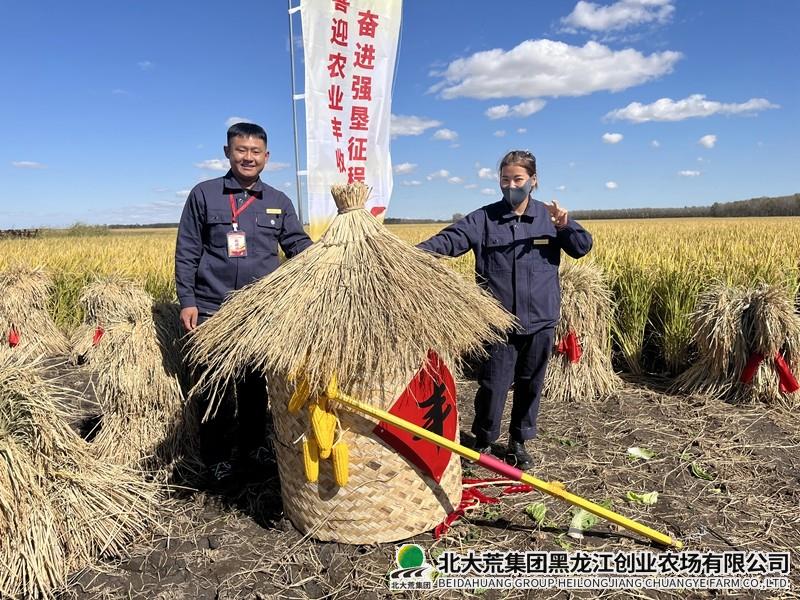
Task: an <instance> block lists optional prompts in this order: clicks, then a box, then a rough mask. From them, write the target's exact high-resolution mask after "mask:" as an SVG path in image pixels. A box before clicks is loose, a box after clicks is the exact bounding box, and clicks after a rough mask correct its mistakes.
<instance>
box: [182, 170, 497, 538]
mask: <svg viewBox="0 0 800 600" xmlns="http://www.w3.org/2000/svg"><path fill="white" fill-rule="evenodd" d="M331 191H332V194H333V197H334V200H335V202H336V205H337V207H338V208H339V215H338V216H337V217H336V218H335V219H334V221H333V223H332V224H331V225H330V227H329V228H328V230H327V231H326V232H325V234H324V235H323V237H322V238H321V239H320V240H319V242H317V243H316V244H314V245H313V246H311V247H310V248H309V249H307V250H306V251H305V252H303V253H302V254H300V255H298V256H297V257H295V258H293V259H292V260H289V261H287V262H286V263H284V264H283V265H282V266H281V267H280V268H278V269H277V270H276V271H275V272H273V273H272V274H270V275H268V276H267V277H265V278H263V279H261V280H259V281H257V282H255V283H253V284H251V285H250V286H247V287H246V288H244V289H242V290H240V291H238V292H234V293H233V294H232V295H231V297H230V298H229V299H228V300H227V301H226V302H225V303H224V304H223V305H222V307H221V308H220V310H219V312H218V313H217V314H216V315H215V316H214V318H212V319H210V320H208V321H207V322H206V323H204V324H203V325H202V326H200V327H199V328H198V329H197V333H196V335H195V336H194V338H193V342H192V348H191V351H190V357H191V358H192V359H193V362H196V363H199V364H205V365H207V369H206V371H205V373H204V375H203V377H202V378H201V379H200V382H199V383H198V385H199V386H205V387H207V388H210V389H211V390H212V391H217V390H219V389H222V388H223V387H224V386H226V385H227V384H228V382H230V381H231V380H233V379H234V378H235V377H236V376H237V373H239V372H241V371H242V370H243V369H245V368H248V367H249V368H252V369H254V370H257V371H260V372H261V373H263V374H264V375H266V376H267V378H268V381H269V391H270V400H271V407H272V412H273V417H274V422H275V428H276V438H277V439H276V442H277V443H276V449H277V455H278V467H279V472H280V476H281V492H282V496H283V504H284V510H285V511H286V514H287V516H288V517H289V518H290V519H291V521H292V522H293V523H294V525H295V526H296V527H297V528H298V529H300V530H301V531H303V532H305V533H310V534H311V535H313V536H314V537H316V538H318V539H329V540H337V541H343V542H348V543H372V542H380V541H391V540H396V539H402V538H404V537H408V536H411V535H414V534H416V533H420V532H422V531H425V530H427V529H430V528H432V527H433V526H435V525H436V524H437V523H438V522H440V521H441V520H442V519H443V518H444V516H446V514H447V513H448V512H449V511H450V510H452V509H453V508H454V507H455V506H457V504H458V501H459V499H460V492H461V468H460V461H459V460H458V457H457V456H455V455H452V456H451V457H450V459H449V463H448V464H447V467H446V470H445V473H444V475H443V476H442V478H441V480H440V482H437V481H435V480H434V479H432V478H431V477H429V476H427V475H425V474H424V473H422V472H421V471H420V470H419V469H418V468H417V467H416V466H414V465H413V464H411V463H410V462H406V461H405V460H404V459H402V458H401V457H400V456H399V455H398V454H397V452H395V451H393V450H392V448H391V447H389V446H388V445H387V444H386V443H385V442H383V441H381V440H380V439H379V438H378V437H376V435H375V433H374V432H373V429H374V427H375V423H374V422H373V421H371V420H369V419H367V418H362V417H359V416H358V415H354V414H352V413H349V412H348V411H346V410H344V409H342V410H338V409H337V408H336V407H335V406H333V407H332V408H331V406H328V410H333V412H334V413H336V414H338V421H339V427H338V428H337V430H338V433H337V439H338V440H339V441H340V442H342V443H345V444H346V445H347V447H348V448H349V464H350V472H349V473H350V475H349V483H348V484H347V485H340V483H341V481H340V480H338V476H337V478H334V477H332V476H331V474H330V471H327V470H326V469H325V468H320V470H319V480H318V481H316V482H313V483H309V482H307V481H306V479H305V478H304V476H303V471H304V467H303V465H304V462H303V452H301V449H300V442H301V441H302V439H303V437H304V436H305V437H306V440H307V441H308V437H309V435H310V433H309V432H310V431H311V430H310V429H309V418H308V417H307V416H306V415H305V414H302V413H301V414H299V415H296V414H291V413H289V412H288V410H287V405H288V403H289V400H290V396H292V393H293V392H299V391H300V389H301V388H305V389H306V390H309V396H310V401H309V403H310V404H311V403H313V406H311V413H312V415H313V414H314V410H316V408H315V407H317V406H319V405H320V404H321V402H320V403H317V402H315V398H316V397H317V395H318V394H319V393H321V392H322V391H323V390H325V388H326V385H327V383H328V382H329V380H330V379H331V377H332V376H333V375H336V376H337V377H338V382H339V387H340V388H341V389H342V390H343V391H345V392H346V393H348V394H351V395H354V396H357V397H359V398H360V399H361V400H362V401H364V402H367V403H371V404H373V405H375V406H378V407H380V408H383V409H388V408H389V407H391V406H392V404H393V403H394V402H395V400H396V399H397V398H398V396H399V395H400V394H401V393H402V392H403V390H404V389H405V388H406V386H407V385H408V383H409V381H410V380H411V379H412V378H413V377H414V376H415V374H417V373H418V372H420V369H421V368H422V369H425V368H427V367H428V365H429V362H428V353H429V351H430V350H432V351H434V352H435V353H436V354H437V355H438V357H440V358H441V359H442V361H443V362H444V363H445V364H451V365H457V364H458V361H459V359H460V357H461V356H462V354H464V353H465V352H480V350H481V349H482V343H484V342H493V341H496V340H499V339H500V338H501V333H502V332H503V331H505V330H507V329H509V328H510V327H512V325H513V318H512V317H511V315H509V314H508V313H507V312H505V311H504V310H503V309H502V307H501V306H500V305H499V304H498V303H497V302H496V301H495V300H494V299H493V298H492V297H491V296H489V295H488V294H487V293H486V292H484V291H483V290H481V289H480V288H478V286H477V285H475V284H474V283H473V282H470V281H468V280H467V279H464V278H462V277H461V276H459V275H458V274H456V273H455V272H453V271H452V270H451V269H449V268H448V267H446V266H445V265H443V264H441V263H440V262H439V261H438V260H437V259H435V258H434V257H432V256H430V255H428V254H426V253H424V252H422V251H420V250H418V249H416V248H414V247H412V246H410V245H408V244H407V243H406V242H403V241H402V240H400V239H399V238H397V237H396V236H394V235H392V234H391V233H389V232H388V231H387V230H386V229H385V228H384V227H383V226H382V225H381V224H380V222H379V221H378V220H376V219H375V218H374V217H373V216H372V215H371V214H370V213H369V212H367V211H366V210H365V209H364V204H365V202H366V199H367V196H368V193H369V190H368V188H367V187H366V186H364V185H363V184H361V183H354V184H351V185H346V186H334V187H333V188H332V190H331ZM254 401H255V400H254ZM303 412H304V411H303ZM334 421H335V419H334ZM306 448H307V445H306ZM320 456H322V453H320ZM334 459H335V448H334ZM320 462H322V461H320ZM334 468H336V467H335V461H334ZM306 473H307V474H308V471H306Z"/></svg>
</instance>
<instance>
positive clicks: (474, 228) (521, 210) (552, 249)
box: [418, 150, 592, 470]
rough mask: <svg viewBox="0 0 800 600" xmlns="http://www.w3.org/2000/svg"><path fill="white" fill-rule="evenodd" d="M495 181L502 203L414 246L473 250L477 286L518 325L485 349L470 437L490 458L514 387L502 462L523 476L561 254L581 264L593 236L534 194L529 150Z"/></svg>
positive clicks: (506, 160) (511, 156) (444, 251)
mask: <svg viewBox="0 0 800 600" xmlns="http://www.w3.org/2000/svg"><path fill="white" fill-rule="evenodd" d="M499 175H500V189H501V191H502V193H503V199H502V200H499V201H498V202H495V203H493V204H487V205H486V206H483V207H481V208H479V209H478V210H476V211H474V212H471V213H470V214H468V215H467V216H466V217H464V218H463V219H461V220H460V221H458V222H457V223H453V224H452V225H450V226H449V227H447V228H446V229H443V230H442V231H441V232H439V233H438V234H436V235H434V236H433V237H431V238H430V239H428V240H426V241H424V242H422V243H421V244H419V246H418V247H419V248H420V249H422V250H426V251H428V252H432V253H436V254H441V255H445V256H461V255H462V254H464V253H466V252H467V251H469V250H472V252H474V253H475V275H476V280H477V281H478V284H479V285H481V286H483V287H484V288H486V289H487V290H488V291H489V292H490V293H491V294H492V295H493V296H494V297H495V298H497V300H499V301H500V302H501V303H502V305H503V306H504V307H505V308H506V310H508V311H509V312H511V313H513V314H514V315H515V316H516V317H517V319H518V320H519V325H520V327H519V329H518V330H517V331H514V332H510V333H509V334H508V336H507V339H506V341H505V342H502V343H499V344H494V345H493V346H491V347H490V348H489V349H488V353H489V356H488V359H487V360H486V362H485V363H484V364H483V365H482V368H481V370H480V375H479V377H478V384H479V386H480V387H479V389H478V393H477V394H476V395H475V420H474V421H473V423H472V433H473V434H474V435H475V449H476V450H477V451H478V452H481V453H488V452H491V444H492V442H494V441H495V440H497V438H498V437H499V436H500V426H501V419H502V415H503V408H504V407H505V403H506V397H507V396H508V390H509V388H510V387H511V384H512V382H513V384H514V397H513V404H512V407H511V422H510V424H509V443H508V449H507V451H506V455H505V459H506V462H508V463H510V464H512V465H514V466H516V467H518V468H520V469H523V470H524V469H528V468H530V467H531V458H530V455H529V454H528V452H527V450H526V449H525V442H526V441H527V440H530V439H533V438H534V437H536V418H537V416H538V413H539V399H540V395H541V391H542V385H543V383H544V376H545V371H546V369H547V361H548V359H549V357H550V352H551V350H552V347H553V333H554V330H555V326H556V323H557V322H558V316H559V307H560V303H561V290H560V288H559V282H558V266H559V263H560V261H561V250H564V251H565V252H566V253H567V254H569V255H570V256H571V257H573V258H580V257H582V256H584V255H586V253H588V252H589V250H591V248H592V236H591V235H589V232H587V231H586V230H585V229H584V228H583V227H581V226H580V225H579V224H578V223H576V222H575V221H574V220H572V219H570V218H569V215H568V213H567V210H566V209H564V208H562V207H560V206H559V205H558V202H556V201H555V200H553V201H552V202H551V203H550V204H544V203H542V202H540V201H539V200H536V199H534V198H533V197H532V196H531V192H532V190H534V189H536V188H537V178H536V158H535V157H534V156H533V154H531V153H530V152H528V151H525V150H514V151H512V152H509V153H508V154H506V155H505V156H504V157H503V159H502V160H501V161H500V167H499Z"/></svg>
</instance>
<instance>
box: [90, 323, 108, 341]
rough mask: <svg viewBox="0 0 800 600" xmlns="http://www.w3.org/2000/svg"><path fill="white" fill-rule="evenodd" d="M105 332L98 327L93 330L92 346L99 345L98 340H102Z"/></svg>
mask: <svg viewBox="0 0 800 600" xmlns="http://www.w3.org/2000/svg"><path fill="white" fill-rule="evenodd" d="M105 332H106V330H105V329H103V328H102V327H100V325H98V326H97V328H96V329H95V330H94V335H93V336H92V346H97V344H99V343H100V340H101V339H103V334H104V333H105Z"/></svg>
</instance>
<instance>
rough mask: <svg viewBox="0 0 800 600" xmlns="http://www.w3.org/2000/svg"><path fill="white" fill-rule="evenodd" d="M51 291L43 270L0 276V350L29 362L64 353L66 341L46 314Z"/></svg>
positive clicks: (21, 270)
mask: <svg viewBox="0 0 800 600" xmlns="http://www.w3.org/2000/svg"><path fill="white" fill-rule="evenodd" d="M52 288H53V281H52V280H51V279H50V277H49V276H48V275H47V273H46V272H45V271H44V270H43V269H31V268H29V267H25V266H17V267H12V268H9V269H7V270H6V271H4V272H3V273H0V347H3V348H6V349H10V350H11V351H12V352H13V353H14V354H18V355H20V356H22V357H24V358H30V359H32V358H35V357H37V356H53V355H57V354H66V353H67V351H68V348H69V346H68V343H67V339H66V337H65V336H64V334H63V333H61V331H60V330H59V329H58V327H56V324H55V323H54V322H53V318H52V317H51V316H50V314H49V313H48V312H47V304H48V301H49V298H50V292H51V291H52Z"/></svg>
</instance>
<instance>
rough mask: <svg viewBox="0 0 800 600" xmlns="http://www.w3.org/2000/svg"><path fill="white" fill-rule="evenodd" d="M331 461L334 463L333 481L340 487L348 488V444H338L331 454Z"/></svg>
mask: <svg viewBox="0 0 800 600" xmlns="http://www.w3.org/2000/svg"><path fill="white" fill-rule="evenodd" d="M331 460H332V461H333V479H334V481H335V482H336V485H338V486H339V487H344V486H346V485H347V477H348V475H349V473H350V465H349V462H350V459H349V457H348V450H347V444H345V443H344V442H339V443H338V444H336V445H335V446H334V447H333V451H332V452H331Z"/></svg>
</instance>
